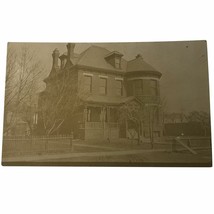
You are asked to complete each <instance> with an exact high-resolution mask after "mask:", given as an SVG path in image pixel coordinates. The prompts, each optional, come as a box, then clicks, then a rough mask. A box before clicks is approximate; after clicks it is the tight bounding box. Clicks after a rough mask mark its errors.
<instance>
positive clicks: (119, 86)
mask: <svg viewBox="0 0 214 214" xmlns="http://www.w3.org/2000/svg"><path fill="white" fill-rule="evenodd" d="M116 94H117V96H123V81H122V80H116Z"/></svg>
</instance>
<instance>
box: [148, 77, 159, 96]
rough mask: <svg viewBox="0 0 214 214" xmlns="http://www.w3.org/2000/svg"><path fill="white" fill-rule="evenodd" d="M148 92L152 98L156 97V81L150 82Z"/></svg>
mask: <svg viewBox="0 0 214 214" xmlns="http://www.w3.org/2000/svg"><path fill="white" fill-rule="evenodd" d="M150 91H151V95H152V96H157V95H158V82H157V80H150Z"/></svg>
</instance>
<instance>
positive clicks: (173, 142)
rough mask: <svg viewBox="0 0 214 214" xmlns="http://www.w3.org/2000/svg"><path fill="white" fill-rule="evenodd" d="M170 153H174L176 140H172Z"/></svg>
mask: <svg viewBox="0 0 214 214" xmlns="http://www.w3.org/2000/svg"><path fill="white" fill-rule="evenodd" d="M172 152H176V139H173V140H172Z"/></svg>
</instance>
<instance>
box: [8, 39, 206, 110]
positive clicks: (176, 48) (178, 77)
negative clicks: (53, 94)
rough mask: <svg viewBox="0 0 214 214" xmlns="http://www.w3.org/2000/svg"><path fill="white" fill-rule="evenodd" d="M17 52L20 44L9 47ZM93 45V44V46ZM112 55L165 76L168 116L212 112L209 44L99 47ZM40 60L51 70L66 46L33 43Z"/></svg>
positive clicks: (79, 47)
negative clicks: (137, 58) (140, 63)
mask: <svg viewBox="0 0 214 214" xmlns="http://www.w3.org/2000/svg"><path fill="white" fill-rule="evenodd" d="M10 44H11V45H12V46H15V47H17V48H19V47H21V46H22V44H21V43H16V44H14V43H10ZM93 44H94V43H93ZM90 45H92V43H87V44H86V43H84V44H83V43H81V44H80V43H77V44H76V46H75V52H76V53H81V52H82V51H84V50H85V49H86V48H88V47H89V46H90ZM95 45H98V46H101V47H105V48H107V49H109V50H110V51H113V50H117V51H119V52H121V53H122V54H124V56H123V57H124V58H125V59H127V60H131V59H133V58H135V56H136V55H137V54H141V55H142V57H143V58H144V60H145V61H146V62H147V63H149V64H151V65H152V66H153V67H155V68H156V69H157V70H158V71H160V72H161V73H162V78H161V97H162V98H164V99H166V108H167V111H168V112H189V111H193V110H199V111H209V87H208V71H207V70H208V69H207V50H206V42H204V41H198V42H155V43H151V42H150V43H96V44H95ZM29 47H30V48H32V49H33V50H35V52H36V53H37V56H38V58H39V59H40V60H41V62H42V63H43V64H44V65H45V67H46V74H44V76H47V75H48V74H49V72H50V70H51V66H52V56H51V54H52V51H53V50H54V49H55V48H57V49H58V50H59V51H60V53H63V52H65V51H66V44H65V43H31V44H29Z"/></svg>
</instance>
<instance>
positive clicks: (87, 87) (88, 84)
mask: <svg viewBox="0 0 214 214" xmlns="http://www.w3.org/2000/svg"><path fill="white" fill-rule="evenodd" d="M84 92H90V93H91V92H92V76H88V75H84Z"/></svg>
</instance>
